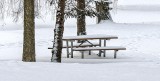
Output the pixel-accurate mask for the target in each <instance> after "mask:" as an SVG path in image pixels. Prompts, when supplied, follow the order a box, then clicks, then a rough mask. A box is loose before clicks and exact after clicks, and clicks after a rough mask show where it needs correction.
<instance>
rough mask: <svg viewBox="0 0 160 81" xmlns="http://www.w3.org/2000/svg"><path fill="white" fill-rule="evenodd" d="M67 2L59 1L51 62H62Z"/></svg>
mask: <svg viewBox="0 0 160 81" xmlns="http://www.w3.org/2000/svg"><path fill="white" fill-rule="evenodd" d="M65 1H66V0H59V2H58V10H57V12H56V25H55V29H54V42H53V50H52V57H51V62H61V56H62V45H63V44H62V43H63V41H62V37H63V30H64V9H65Z"/></svg>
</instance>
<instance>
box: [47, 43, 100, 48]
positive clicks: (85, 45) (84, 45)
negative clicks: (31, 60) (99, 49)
mask: <svg viewBox="0 0 160 81" xmlns="http://www.w3.org/2000/svg"><path fill="white" fill-rule="evenodd" d="M96 46H100V45H99V44H98V43H92V44H89V43H84V44H82V45H80V44H78V43H77V44H73V46H72V47H75V48H78V47H96ZM63 48H67V45H64V46H63ZM68 48H71V45H68ZM48 49H53V47H48Z"/></svg>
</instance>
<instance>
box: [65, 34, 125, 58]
mask: <svg viewBox="0 0 160 81" xmlns="http://www.w3.org/2000/svg"><path fill="white" fill-rule="evenodd" d="M110 39H118V37H117V36H114V35H104V34H100V35H81V36H66V37H63V41H66V46H65V47H66V48H67V58H69V55H71V58H73V51H84V49H85V48H83V50H80V49H76V48H79V47H83V45H85V47H89V48H90V50H88V49H87V51H91V50H99V56H101V53H102V50H103V53H104V57H105V50H113V49H108V47H106V40H110ZM75 40H77V41H79V40H83V42H80V43H79V44H78V45H74V44H73V42H74V41H75ZM91 40H99V42H98V45H97V46H98V47H100V48H101V47H103V49H102V50H101V49H100V48H98V49H95V48H94V49H92V47H95V46H96V44H94V43H92V42H91ZM102 42H103V43H102ZM86 43H88V46H87V45H86ZM69 44H70V45H69ZM102 44H103V45H102ZM74 47H76V48H74ZM69 48H71V52H69ZM104 48H105V49H104ZM121 48H123V50H125V48H124V47H121ZM115 50H116V51H117V50H121V49H118V48H117V47H115ZM89 54H90V52H89ZM82 58H83V57H82Z"/></svg>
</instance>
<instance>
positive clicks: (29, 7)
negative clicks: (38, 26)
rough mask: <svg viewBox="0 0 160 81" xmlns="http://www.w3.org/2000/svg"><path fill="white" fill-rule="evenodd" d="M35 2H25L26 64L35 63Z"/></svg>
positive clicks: (24, 48) (24, 59) (24, 51)
mask: <svg viewBox="0 0 160 81" xmlns="http://www.w3.org/2000/svg"><path fill="white" fill-rule="evenodd" d="M34 18H35V17H34V0H24V38H23V58H22V61H25V62H35V61H36V58H35V22H34Z"/></svg>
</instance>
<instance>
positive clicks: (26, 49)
mask: <svg viewBox="0 0 160 81" xmlns="http://www.w3.org/2000/svg"><path fill="white" fill-rule="evenodd" d="M0 4H1V5H0V17H1V19H3V18H4V16H5V14H7V15H9V17H13V18H14V21H18V19H19V18H20V17H22V18H23V22H24V23H23V26H24V34H23V35H24V37H23V57H22V61H24V62H35V61H36V54H35V17H37V18H38V17H41V15H42V14H41V13H42V11H43V10H42V9H43V8H44V7H45V8H44V9H45V10H46V11H45V12H47V13H54V12H56V23H55V28H54V42H53V49H52V57H51V61H52V62H61V53H62V37H63V31H64V21H65V18H70V17H72V18H77V35H86V34H87V33H86V23H85V16H90V17H96V16H97V17H98V22H100V20H101V19H102V18H104V19H109V15H108V14H109V13H108V11H109V6H107V5H109V3H106V2H103V1H100V2H95V1H93V0H0ZM7 4H9V5H7ZM94 4H96V6H94ZM43 12H44V11H43Z"/></svg>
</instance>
